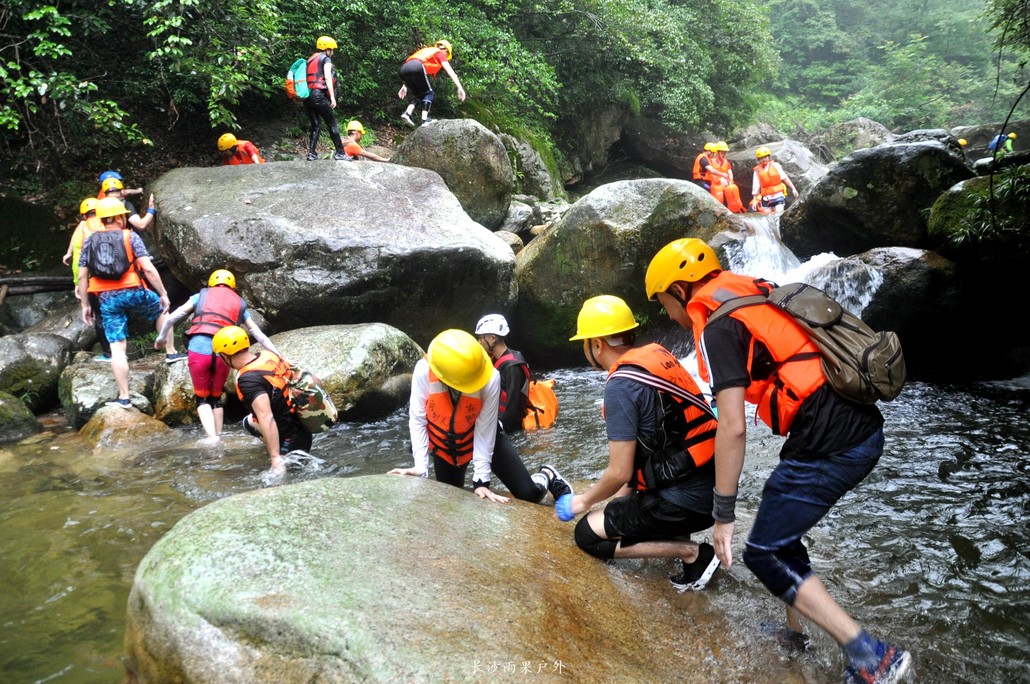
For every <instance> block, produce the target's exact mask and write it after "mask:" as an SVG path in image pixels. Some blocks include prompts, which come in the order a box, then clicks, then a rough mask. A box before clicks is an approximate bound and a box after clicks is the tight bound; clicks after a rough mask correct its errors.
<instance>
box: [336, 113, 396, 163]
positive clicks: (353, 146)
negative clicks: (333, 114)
mask: <svg viewBox="0 0 1030 684" xmlns="http://www.w3.org/2000/svg"><path fill="white" fill-rule="evenodd" d="M363 135H365V127H364V126H362V125H361V122H360V121H357V120H355V121H351V122H350V123H348V124H347V140H346V142H344V144H343V153H344V154H345V155H347V159H348V160H350V161H357V160H359V159H361V158H362V157H364V158H365V159H371V160H372V161H377V162H388V161H390V160H389V159H387V158H386V157H380V156H379V155H378V154H376V153H375V152H369V151H368V150H366V149H365V148H363V147H362V146H361V145H360V143H361V136H363Z"/></svg>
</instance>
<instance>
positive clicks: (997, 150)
mask: <svg viewBox="0 0 1030 684" xmlns="http://www.w3.org/2000/svg"><path fill="white" fill-rule="evenodd" d="M1017 137H1019V136H1017V135H1016V133H1015V131H1013V132H1012V133H1009V134H1008V135H1006V134H1004V133H1000V134H998V135H996V136H994V139H993V140H991V142H989V143H987V151H988V152H994V154H995V155H996V156H997V157H998V159H1002V158H1004V157H1005V155H1006V154H1012V141H1013V140H1015V139H1016V138H1017Z"/></svg>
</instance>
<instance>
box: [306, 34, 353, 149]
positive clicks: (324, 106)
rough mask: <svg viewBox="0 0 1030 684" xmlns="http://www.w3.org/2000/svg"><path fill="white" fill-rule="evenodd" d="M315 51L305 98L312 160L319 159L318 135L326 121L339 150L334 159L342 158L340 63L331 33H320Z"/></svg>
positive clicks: (310, 64) (335, 145)
mask: <svg viewBox="0 0 1030 684" xmlns="http://www.w3.org/2000/svg"><path fill="white" fill-rule="evenodd" d="M315 50H316V51H315V52H314V53H313V54H312V55H311V56H310V57H308V90H309V91H310V94H309V95H308V96H307V98H305V99H304V110H305V111H306V112H307V113H308V121H309V122H310V123H311V137H310V138H309V140H308V161H315V160H316V159H318V154H317V152H318V138H319V136H320V135H321V134H322V124H323V123H325V127H326V129H327V130H328V131H329V137H330V138H331V139H332V141H333V147H334V148H335V150H336V153H335V154H334V155H333V159H335V160H336V161H342V160H344V159H346V158H347V157H346V156H344V154H343V139H342V138H340V124H339V123H338V122H337V121H336V114H334V113H333V110H334V109H336V67H335V66H333V52H334V51H335V50H336V41H335V40H334V39H332V38H330V37H329V36H319V38H318V40H316V41H315Z"/></svg>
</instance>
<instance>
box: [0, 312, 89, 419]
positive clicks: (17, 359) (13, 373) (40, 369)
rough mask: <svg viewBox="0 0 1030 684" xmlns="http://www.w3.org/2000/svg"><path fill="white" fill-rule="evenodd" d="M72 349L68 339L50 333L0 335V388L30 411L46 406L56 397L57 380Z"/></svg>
mask: <svg viewBox="0 0 1030 684" xmlns="http://www.w3.org/2000/svg"><path fill="white" fill-rule="evenodd" d="M71 353H72V345H71V342H69V341H68V340H67V339H66V338H64V337H61V336H60V335H55V334H53V333H45V332H39V333H18V334H15V335H7V336H5V337H0V390H3V391H4V392H7V393H9V394H13V395H15V396H16V397H18V398H19V399H21V400H22V401H23V402H25V405H26V406H28V407H29V408H30V409H31V410H33V411H38V410H42V409H44V408H47V407H48V406H50V405H51V404H53V403H54V402H55V401H56V400H57V397H58V391H57V387H58V380H59V379H60V377H61V371H62V369H63V368H64V367H65V365H66V364H67V363H68V360H69V358H70V357H71Z"/></svg>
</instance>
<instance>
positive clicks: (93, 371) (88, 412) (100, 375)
mask: <svg viewBox="0 0 1030 684" xmlns="http://www.w3.org/2000/svg"><path fill="white" fill-rule="evenodd" d="M159 365H165V364H164V355H162V354H154V355H151V356H148V357H146V358H144V359H140V360H136V361H130V362H129V393H130V399H131V400H132V405H133V407H134V408H135V409H136V410H137V411H142V412H143V413H148V414H150V413H153V412H154V409H153V404H152V403H151V397H152V396H153V392H154V372H155V370H156V368H157V367H158V366H159ZM58 394H59V396H60V400H61V406H62V407H63V408H64V412H65V415H67V416H68V424H69V425H71V426H72V427H74V428H76V429H78V428H81V427H82V426H83V425H85V424H86V423H87V422H88V421H89V419H90V418H91V417H92V416H93V414H94V413H96V412H97V410H99V409H100V408H102V407H103V406H104V403H105V402H106V401H109V400H111V399H115V398H117V397H118V385H117V383H116V382H115V380H114V375H113V374H112V373H111V364H109V363H97V362H96V361H94V360H93V356H92V355H91V354H86V353H79V354H76V355H75V358H74V360H73V361H72V363H71V364H70V365H68V366H67V367H66V368H65V369H64V371H62V372H61V377H60V382H59V384H58ZM115 408H116V409H117V407H115ZM117 410H124V409H117Z"/></svg>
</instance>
